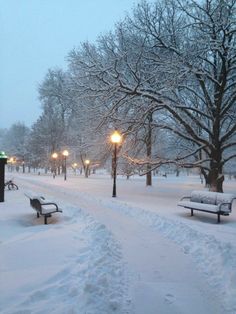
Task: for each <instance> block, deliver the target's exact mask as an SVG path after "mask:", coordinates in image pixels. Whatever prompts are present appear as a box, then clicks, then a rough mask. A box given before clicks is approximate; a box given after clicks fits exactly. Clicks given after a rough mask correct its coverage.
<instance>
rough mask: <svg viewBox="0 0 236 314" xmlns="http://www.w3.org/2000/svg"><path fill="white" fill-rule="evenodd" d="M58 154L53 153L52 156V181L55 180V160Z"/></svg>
mask: <svg viewBox="0 0 236 314" xmlns="http://www.w3.org/2000/svg"><path fill="white" fill-rule="evenodd" d="M57 157H58V154H57V153H53V154H52V159H53V179H55V177H56V169H57V168H56V160H57Z"/></svg>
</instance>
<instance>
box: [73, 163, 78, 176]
mask: <svg viewBox="0 0 236 314" xmlns="http://www.w3.org/2000/svg"><path fill="white" fill-rule="evenodd" d="M77 166H78V164H77V163H76V162H74V163H73V164H72V168H73V170H74V173H75V174H76V168H77Z"/></svg>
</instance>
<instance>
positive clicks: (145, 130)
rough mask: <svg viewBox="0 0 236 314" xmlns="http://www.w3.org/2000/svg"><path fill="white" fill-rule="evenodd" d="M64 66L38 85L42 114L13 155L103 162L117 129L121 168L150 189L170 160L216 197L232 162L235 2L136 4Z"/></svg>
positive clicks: (235, 145) (235, 149)
mask: <svg viewBox="0 0 236 314" xmlns="http://www.w3.org/2000/svg"><path fill="white" fill-rule="evenodd" d="M67 60H68V69H67V70H66V71H63V70H61V69H50V70H48V73H47V74H46V76H45V78H44V80H43V81H42V82H41V84H40V87H39V98H40V101H41V104H42V109H43V111H42V114H41V116H40V117H39V119H38V121H37V122H36V123H35V124H34V125H33V126H32V128H31V129H30V130H25V134H24V135H25V136H26V137H27V145H25V141H24V140H22V143H23V144H22V145H21V147H19V145H16V144H17V143H15V144H13V147H15V149H16V151H17V152H18V151H19V152H20V154H22V155H24V156H25V158H29V160H31V162H39V163H40V162H41V161H42V160H45V161H46V160H49V158H50V155H51V154H52V152H54V151H59V150H61V149H63V148H64V147H66V148H68V149H70V150H71V151H73V152H74V154H75V156H77V157H79V158H81V160H83V159H84V158H86V156H89V158H90V159H93V160H96V161H97V162H98V163H104V162H105V160H106V159H107V157H108V156H110V150H111V144H110V143H109V141H108V140H107V137H108V136H109V134H110V132H111V131H112V130H113V129H115V128H117V129H119V130H121V132H122V134H123V138H124V144H123V145H122V149H121V151H120V154H121V155H122V156H123V158H124V160H125V162H124V165H125V166H124V167H125V169H129V171H131V172H132V169H137V168H138V169H139V170H140V171H141V173H142V174H146V177H147V181H146V183H147V185H151V183H152V171H153V170H155V169H158V168H159V167H160V166H161V165H167V164H168V165H174V166H175V167H176V169H180V168H198V169H199V173H201V175H202V176H203V177H204V178H205V182H206V184H207V185H208V186H209V188H210V190H212V191H220V192H222V191H223V181H224V176H223V174H224V171H225V169H227V167H230V165H232V164H233V163H234V162H235V159H236V0H203V1H201V2H200V1H194V0H160V1H157V2H154V3H149V2H146V1H142V2H140V4H138V5H137V6H136V7H134V9H133V12H132V14H130V15H129V16H127V17H126V18H125V19H124V20H122V21H121V22H120V23H118V24H116V26H115V30H114V31H113V32H109V33H107V34H106V35H103V36H100V37H99V38H98V39H97V41H96V44H92V43H88V42H86V43H82V44H81V45H80V47H79V48H77V49H73V50H72V51H71V52H70V53H69V54H68V58H67ZM21 127H22V131H23V129H24V127H23V126H21ZM9 134H10V133H9ZM23 137H24V136H23ZM12 143H14V141H13V142H12ZM14 145H15V146H14ZM13 150H14V149H13Z"/></svg>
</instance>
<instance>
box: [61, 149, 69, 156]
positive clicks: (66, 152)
mask: <svg viewBox="0 0 236 314" xmlns="http://www.w3.org/2000/svg"><path fill="white" fill-rule="evenodd" d="M62 155H63V156H64V157H68V156H69V152H68V150H66V149H65V150H64V151H63V152H62Z"/></svg>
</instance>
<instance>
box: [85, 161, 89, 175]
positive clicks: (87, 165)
mask: <svg viewBox="0 0 236 314" xmlns="http://www.w3.org/2000/svg"><path fill="white" fill-rule="evenodd" d="M89 164H90V160H89V159H86V160H85V165H86V166H85V178H88V172H89Z"/></svg>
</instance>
